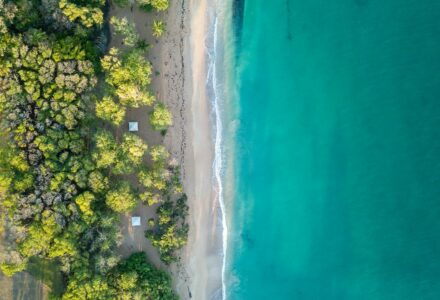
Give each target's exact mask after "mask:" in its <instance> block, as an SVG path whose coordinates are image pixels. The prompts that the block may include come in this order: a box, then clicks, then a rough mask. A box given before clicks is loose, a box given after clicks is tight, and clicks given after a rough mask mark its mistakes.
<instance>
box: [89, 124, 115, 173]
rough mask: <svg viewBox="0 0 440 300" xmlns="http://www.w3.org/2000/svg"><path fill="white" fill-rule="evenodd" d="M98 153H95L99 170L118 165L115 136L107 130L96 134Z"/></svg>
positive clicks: (94, 156)
mask: <svg viewBox="0 0 440 300" xmlns="http://www.w3.org/2000/svg"><path fill="white" fill-rule="evenodd" d="M94 139H95V143H96V151H95V152H94V153H93V158H94V159H95V162H96V166H97V167H98V168H107V167H110V166H111V165H113V164H115V163H116V160H117V155H118V151H117V144H116V141H115V139H114V137H113V135H112V134H111V133H110V132H108V131H105V130H101V131H99V132H97V133H96V135H95V137H94Z"/></svg>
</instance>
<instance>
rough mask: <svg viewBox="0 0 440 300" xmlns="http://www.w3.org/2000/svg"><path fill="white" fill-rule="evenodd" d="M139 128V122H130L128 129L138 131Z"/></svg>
mask: <svg viewBox="0 0 440 300" xmlns="http://www.w3.org/2000/svg"><path fill="white" fill-rule="evenodd" d="M138 130H139V123H138V122H128V131H132V132H135V131H138Z"/></svg>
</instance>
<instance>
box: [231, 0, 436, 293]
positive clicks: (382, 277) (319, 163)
mask: <svg viewBox="0 0 440 300" xmlns="http://www.w3.org/2000/svg"><path fill="white" fill-rule="evenodd" d="M238 45H239V47H238V48H237V51H238V52H237V55H238V56H237V61H236V66H235V72H236V84H237V86H236V88H237V89H238V92H239V97H237V99H236V103H237V104H238V105H239V111H240V112H239V116H238V119H239V123H238V124H239V126H238V132H237V135H236V137H235V138H236V149H237V150H236V158H235V168H236V176H235V185H234V188H235V198H234V199H233V213H232V214H233V215H232V223H231V225H232V227H231V231H230V240H229V245H230V247H229V249H230V255H229V265H228V273H227V274H228V276H227V287H228V289H227V290H228V299H234V300H235V299H244V300H248V299H249V300H254V299H318V300H326V299H337V300H344V299H356V300H357V299H384V300H392V299H440V1H438V0H418V1H412V0H386V1H385V0H381V1H379V0H355V1H353V0H333V1H324V0H309V1H299V0H287V1H273V2H272V1H269V2H268V1H263V0H247V1H246V3H245V10H244V17H243V27H242V35H241V41H239V43H238ZM229 200H231V199H229Z"/></svg>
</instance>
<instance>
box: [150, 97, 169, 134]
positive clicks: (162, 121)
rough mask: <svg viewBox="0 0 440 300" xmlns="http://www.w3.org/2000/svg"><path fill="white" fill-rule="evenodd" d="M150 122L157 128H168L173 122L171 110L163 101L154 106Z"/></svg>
mask: <svg viewBox="0 0 440 300" xmlns="http://www.w3.org/2000/svg"><path fill="white" fill-rule="evenodd" d="M150 124H151V126H152V127H153V128H154V129H155V130H166V129H167V128H168V127H169V126H171V125H172V124H173V118H172V115H171V112H170V111H169V110H168V109H167V108H166V107H165V105H163V104H162V103H159V104H157V105H156V106H155V107H154V110H153V112H152V113H151V114H150Z"/></svg>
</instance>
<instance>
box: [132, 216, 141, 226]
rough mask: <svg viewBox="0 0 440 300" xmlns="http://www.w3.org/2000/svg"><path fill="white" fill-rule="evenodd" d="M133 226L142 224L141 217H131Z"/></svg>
mask: <svg viewBox="0 0 440 300" xmlns="http://www.w3.org/2000/svg"><path fill="white" fill-rule="evenodd" d="M131 226H133V227H135V226H141V217H138V216H135V217H131Z"/></svg>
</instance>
